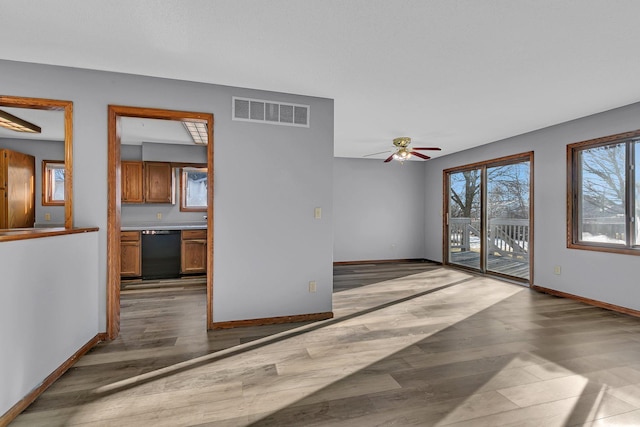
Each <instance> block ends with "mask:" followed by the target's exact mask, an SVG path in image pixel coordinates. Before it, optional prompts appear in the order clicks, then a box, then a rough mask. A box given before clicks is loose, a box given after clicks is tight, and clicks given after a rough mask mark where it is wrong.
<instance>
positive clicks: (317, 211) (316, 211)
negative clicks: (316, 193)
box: [313, 208, 322, 219]
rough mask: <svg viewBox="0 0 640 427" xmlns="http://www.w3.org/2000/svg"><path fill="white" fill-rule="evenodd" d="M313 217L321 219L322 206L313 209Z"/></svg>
mask: <svg viewBox="0 0 640 427" xmlns="http://www.w3.org/2000/svg"><path fill="white" fill-rule="evenodd" d="M313 217H314V218H315V219H321V218H322V208H315V209H314V211H313Z"/></svg>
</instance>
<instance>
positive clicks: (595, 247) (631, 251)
mask: <svg viewBox="0 0 640 427" xmlns="http://www.w3.org/2000/svg"><path fill="white" fill-rule="evenodd" d="M638 137H640V129H638V130H634V131H631V132H624V133H619V134H615V135H609V136H604V137H600V138H594V139H589V140H586V141H580V142H574V143H572V144H568V145H567V160H566V161H567V248H568V249H580V250H585V251H596V252H608V253H616V254H623V255H636V256H638V255H640V247H639V248H634V247H629V246H627V245H626V244H625V245H615V244H612V243H608V244H607V243H599V242H584V241H580V240H579V239H578V232H579V230H578V227H579V221H578V210H579V203H578V199H577V197H578V194H577V189H578V188H579V185H580V177H579V176H578V173H579V172H580V167H579V165H578V156H577V153H578V152H579V151H581V150H584V149H586V148H597V147H602V146H606V145H610V144H615V143H618V142H626V141H628V140H630V139H634V138H638ZM627 163H628V160H627ZM636 167H640V165H636ZM628 185H629V183H628V182H627V186H628ZM627 193H628V192H627ZM626 203H627V204H628V203H629V201H628V200H627V201H626ZM627 206H628V205H625V209H626V208H627Z"/></svg>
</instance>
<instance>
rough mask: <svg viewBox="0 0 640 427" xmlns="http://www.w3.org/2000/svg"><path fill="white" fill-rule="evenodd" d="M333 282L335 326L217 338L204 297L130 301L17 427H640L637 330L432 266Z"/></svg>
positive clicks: (145, 296) (186, 292)
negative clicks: (110, 335)
mask: <svg viewBox="0 0 640 427" xmlns="http://www.w3.org/2000/svg"><path fill="white" fill-rule="evenodd" d="M334 280H335V289H336V292H335V293H334V313H335V318H334V319H330V320H326V321H322V322H314V323H309V324H295V325H279V326H263V327H254V328H238V329H233V330H223V331H212V332H208V333H207V332H205V331H204V326H205V313H204V310H205V300H204V295H205V290H204V288H203V287H202V286H198V285H196V284H189V285H184V286H181V285H180V284H179V283H178V284H176V285H172V286H167V287H164V288H162V287H161V288H157V289H156V288H146V289H145V288H135V286H129V287H128V289H125V290H123V294H122V306H123V307H122V316H123V317H122V335H121V337H120V338H118V339H117V340H115V341H113V342H108V343H102V344H100V345H99V346H97V347H96V348H95V349H94V350H93V351H91V352H90V353H89V354H88V355H87V356H85V357H83V358H81V359H80V360H79V361H78V363H77V364H76V365H75V366H74V367H73V368H72V369H71V370H70V371H69V372H68V373H67V374H65V375H64V376H63V377H62V378H61V379H60V380H59V381H57V382H56V383H55V384H54V385H53V386H51V387H50V388H49V390H47V391H46V392H45V393H44V394H43V395H42V396H41V397H40V398H39V399H37V400H36V402H34V404H33V405H31V406H30V407H29V408H28V409H27V410H26V411H25V412H24V413H23V414H21V415H20V416H19V417H18V418H17V419H16V420H15V422H14V423H13V424H12V425H15V426H153V427H161V426H246V425H252V426H367V427H368V426H405V425H410V426H445V425H446V426H473V427H478V426H545V427H548V426H605V425H607V426H614V425H615V426H620V425H640V319H638V318H634V317H630V316H626V315H621V314H617V313H614V312H611V311H607V310H604V309H600V308H595V307H591V306H587V305H584V304H581V303H578V302H574V301H571V300H566V299H561V298H557V297H552V296H549V295H545V294H540V293H536V292H534V291H531V290H529V289H528V288H525V287H521V286H518V285H514V284H510V283H505V282H501V281H497V280H494V279H490V278H486V277H480V276H473V275H470V274H468V273H466V272H462V271H457V270H453V269H448V268H443V267H441V266H438V265H436V264H431V263H401V264H381V265H361V266H340V267H336V268H335V275H334ZM43 350H44V349H43Z"/></svg>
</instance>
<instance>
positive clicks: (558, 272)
mask: <svg viewBox="0 0 640 427" xmlns="http://www.w3.org/2000/svg"><path fill="white" fill-rule="evenodd" d="M560 273H562V267H560V266H559V265H556V266H555V267H553V274H557V275H558V276H559V275H560Z"/></svg>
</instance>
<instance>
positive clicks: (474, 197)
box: [448, 169, 482, 269]
mask: <svg viewBox="0 0 640 427" xmlns="http://www.w3.org/2000/svg"><path fill="white" fill-rule="evenodd" d="M448 182H449V211H448V212H449V214H448V219H449V233H448V235H449V262H450V263H452V264H459V265H462V266H465V267H471V268H474V269H480V249H481V245H480V239H481V238H482V235H481V232H480V230H481V227H480V223H481V219H482V218H481V203H480V200H481V199H480V190H481V188H482V186H481V184H482V170H481V169H470V170H465V171H460V172H452V173H451V174H449V177H448Z"/></svg>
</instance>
